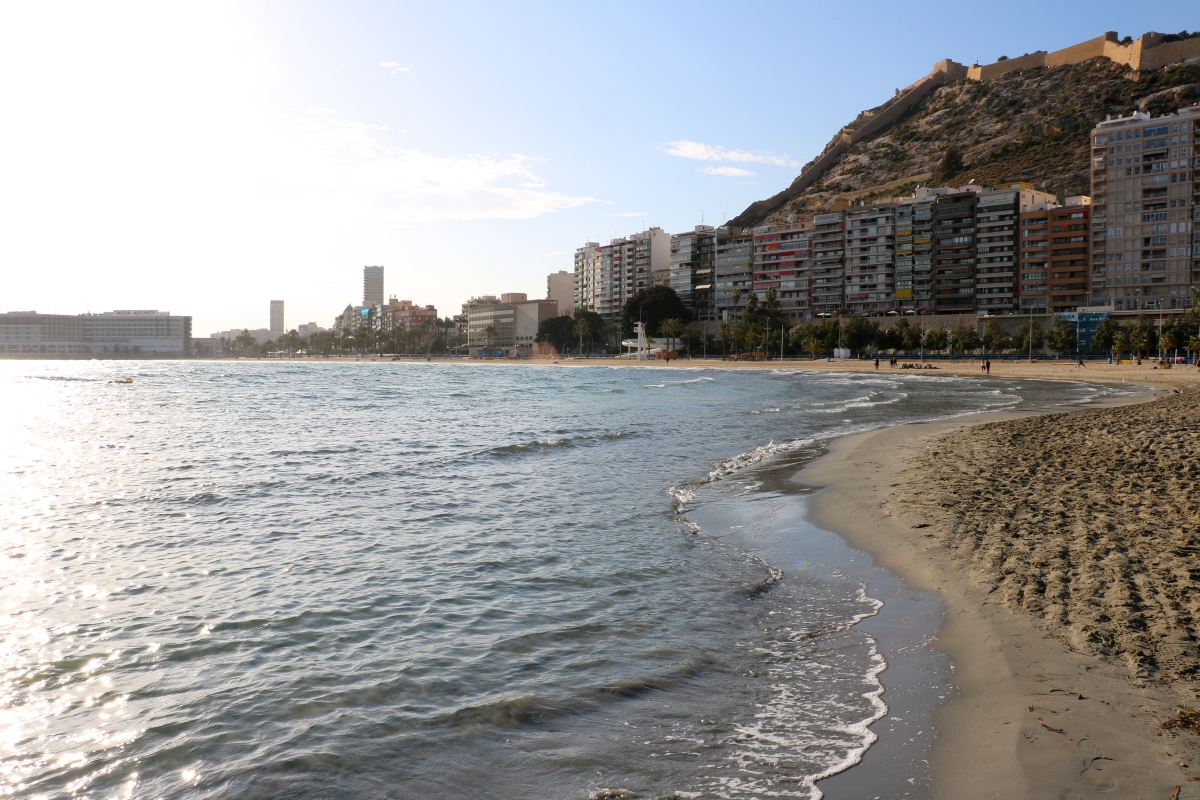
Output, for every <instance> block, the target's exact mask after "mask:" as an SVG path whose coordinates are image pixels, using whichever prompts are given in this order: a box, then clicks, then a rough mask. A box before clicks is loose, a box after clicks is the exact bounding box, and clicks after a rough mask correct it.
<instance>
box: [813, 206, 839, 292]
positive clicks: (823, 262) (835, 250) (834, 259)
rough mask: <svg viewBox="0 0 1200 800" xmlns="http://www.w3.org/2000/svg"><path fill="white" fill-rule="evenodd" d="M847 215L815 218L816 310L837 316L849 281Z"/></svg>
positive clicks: (814, 290)
mask: <svg viewBox="0 0 1200 800" xmlns="http://www.w3.org/2000/svg"><path fill="white" fill-rule="evenodd" d="M845 261H846V215H845V214H843V213H842V212H840V211H835V212H833V213H830V214H818V215H816V216H815V217H813V261H812V264H813V267H812V309H813V312H814V313H816V314H833V313H836V312H837V311H838V309H840V308H841V307H842V286H843V283H844V281H845Z"/></svg>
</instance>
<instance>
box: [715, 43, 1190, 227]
mask: <svg viewBox="0 0 1200 800" xmlns="http://www.w3.org/2000/svg"><path fill="white" fill-rule="evenodd" d="M1196 62H1197V59H1191V60H1190V61H1188V62H1185V63H1182V64H1175V65H1172V66H1168V67H1165V68H1163V69H1159V70H1143V71H1140V72H1139V71H1136V70H1130V69H1128V68H1126V67H1124V66H1120V65H1118V64H1115V63H1114V62H1112V61H1110V60H1108V59H1107V58H1094V59H1092V60H1090V61H1086V62H1084V63H1082V64H1074V65H1067V66H1060V67H1054V68H1045V67H1038V68H1033V69H1025V70H1018V71H1015V72H1010V73H1008V74H1006V75H1003V76H1001V77H999V78H997V79H994V80H990V81H984V82H977V81H970V80H957V81H953V82H951V83H947V84H945V85H943V86H939V87H937V88H936V89H934V90H933V91H931V92H930V93H929V94H928V95H926V96H925V98H924V99H923V100H922V101H921V102H920V103H919V104H917V105H916V106H915V107H913V108H912V109H910V110H909V111H908V112H907V113H905V114H904V115H903V116H902V117H900V118H899V119H897V120H896V121H895V122H894V123H893V124H892V125H890V126H888V127H886V128H884V129H883V130H881V131H879V132H877V133H876V134H874V135H872V136H869V137H867V138H865V139H863V140H862V141H860V142H858V143H856V144H854V145H853V146H852V147H850V148H849V149H848V150H847V151H846V152H845V153H843V154H842V156H841V157H840V158H839V159H838V160H837V162H836V163H835V164H834V165H833V166H832V167H830V168H829V169H828V170H826V172H825V174H824V175H822V176H821V177H820V179H818V180H817V181H816V182H815V183H813V184H811V185H810V186H808V187H807V188H805V189H803V190H801V191H798V192H793V191H788V190H785V191H784V192H781V193H780V194H778V195H775V196H774V197H772V198H770V199H768V200H765V201H760V202H758V203H755V204H753V205H751V206H750V208H748V209H746V210H745V211H743V212H742V213H741V214H739V215H738V216H737V217H735V218H734V219H732V220H730V221H729V224H730V225H738V226H743V227H749V226H754V225H762V224H765V223H770V222H780V221H785V220H786V218H787V217H788V216H789V215H792V214H804V213H809V214H811V213H820V212H822V211H826V210H831V209H833V208H835V207H836V206H837V202H838V199H839V196H842V199H843V200H845V199H854V200H855V201H857V200H865V201H867V202H870V200H872V199H874V198H875V197H881V196H900V195H904V194H908V193H910V192H911V191H912V189H913V188H915V187H916V186H917V185H918V184H920V183H926V184H929V185H942V184H943V183H947V182H949V183H951V184H953V185H962V184H965V183H967V182H969V181H970V180H972V179H974V181H975V183H977V184H983V185H994V184H997V183H1003V182H1008V181H1028V182H1031V183H1033V184H1034V185H1035V186H1036V187H1037V188H1039V189H1044V190H1046V191H1051V192H1055V193H1057V194H1058V196H1059V197H1060V198H1063V197H1067V196H1070V195H1076V194H1089V193H1090V174H1089V171H1088V133H1089V131H1091V129H1092V127H1093V126H1094V125H1095V124H1096V122H1098V121H1099V120H1103V119H1104V118H1105V115H1107V114H1112V115H1114V116H1115V115H1117V114H1130V113H1132V112H1134V111H1147V112H1150V113H1152V114H1155V115H1158V114H1164V113H1169V112H1173V111H1174V110H1175V109H1177V108H1181V107H1183V106H1187V105H1191V104H1193V103H1196V102H1198V101H1200V63H1196ZM886 107H887V104H885V105H883V106H880V107H879V108H877V109H872V110H871V112H866V116H865V117H864V116H861V115H860V117H859V120H862V119H864V118H869V116H870V114H871V113H877V112H879V111H881V110H883V109H884V108H886ZM859 120H856V121H855V123H851V125H850V126H848V127H847V128H846V129H844V130H853V128H854V127H855V124H856V123H858V122H859ZM839 135H841V134H840V132H839ZM836 141H837V138H836V137H835V139H834V140H833V141H831V142H830V145H829V146H827V148H826V151H828V150H829V149H830V148H831V147H832V146H833V145H834V142H836ZM881 184H889V185H888V186H886V187H882V186H881ZM876 187H878V188H876ZM845 195H851V197H850V198H847V197H845Z"/></svg>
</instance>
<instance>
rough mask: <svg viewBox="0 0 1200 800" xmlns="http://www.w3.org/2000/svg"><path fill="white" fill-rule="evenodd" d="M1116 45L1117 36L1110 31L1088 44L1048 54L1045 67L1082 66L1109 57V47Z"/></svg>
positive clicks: (1076, 45)
mask: <svg viewBox="0 0 1200 800" xmlns="http://www.w3.org/2000/svg"><path fill="white" fill-rule="evenodd" d="M1116 43H1117V34H1115V33H1113V32H1111V31H1109V32H1108V33H1106V34H1104V35H1103V36H1097V37H1096V38H1095V39H1088V40H1087V41H1086V42H1080V43H1079V44H1074V45H1071V46H1070V47H1064V48H1063V49H1062V50H1055V51H1054V52H1053V53H1047V54H1046V64H1045V65H1046V66H1047V67H1061V66H1063V65H1065V64H1082V63H1083V62H1084V61H1088V60H1090V59H1093V58H1100V57H1101V56H1106V55H1108V47H1109V45H1110V44H1112V45H1116ZM1118 46H1119V45H1118ZM1110 58H1111V56H1110ZM1114 60H1115V59H1114Z"/></svg>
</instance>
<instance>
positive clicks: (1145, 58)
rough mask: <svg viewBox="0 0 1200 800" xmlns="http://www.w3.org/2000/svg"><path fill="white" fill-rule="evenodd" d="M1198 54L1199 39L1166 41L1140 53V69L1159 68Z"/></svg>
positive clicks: (1199, 53)
mask: <svg viewBox="0 0 1200 800" xmlns="http://www.w3.org/2000/svg"><path fill="white" fill-rule="evenodd" d="M1197 56H1200V39H1185V40H1183V41H1182V42H1167V43H1166V44H1160V45H1158V46H1157V47H1151V48H1149V49H1147V50H1144V51H1143V53H1142V65H1141V68H1142V69H1159V68H1161V67H1165V66H1166V65H1167V64H1174V63H1176V62H1178V61H1184V60H1185V59H1189V58H1196V57H1197Z"/></svg>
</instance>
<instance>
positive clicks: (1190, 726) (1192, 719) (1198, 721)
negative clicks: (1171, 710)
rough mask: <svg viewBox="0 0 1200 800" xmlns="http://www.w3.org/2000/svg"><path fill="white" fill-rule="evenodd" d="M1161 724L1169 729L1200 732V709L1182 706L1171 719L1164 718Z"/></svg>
mask: <svg viewBox="0 0 1200 800" xmlns="http://www.w3.org/2000/svg"><path fill="white" fill-rule="evenodd" d="M1159 726H1160V727H1162V728H1166V729H1167V730H1177V731H1188V732H1189V733H1196V734H1200V711H1197V710H1196V709H1194V708H1190V707H1187V708H1181V709H1179V713H1178V714H1176V715H1175V716H1173V717H1171V718H1170V719H1166V720H1163V721H1162V722H1161V723H1159Z"/></svg>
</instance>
